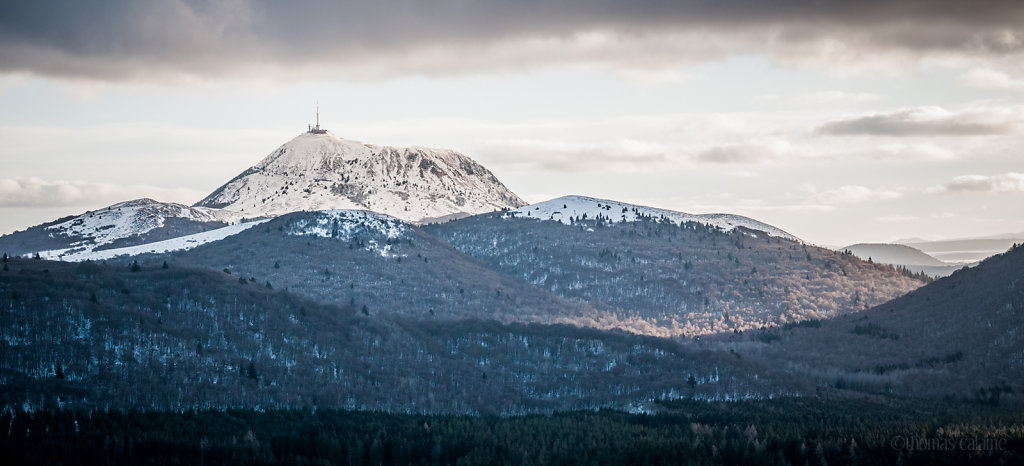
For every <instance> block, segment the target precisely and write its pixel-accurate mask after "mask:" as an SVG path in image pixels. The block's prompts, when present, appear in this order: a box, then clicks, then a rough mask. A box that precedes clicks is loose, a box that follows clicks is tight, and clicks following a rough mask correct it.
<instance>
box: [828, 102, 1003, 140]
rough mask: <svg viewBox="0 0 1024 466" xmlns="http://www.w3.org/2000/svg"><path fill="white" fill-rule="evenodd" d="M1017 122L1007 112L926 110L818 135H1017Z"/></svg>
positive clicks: (853, 122)
mask: <svg viewBox="0 0 1024 466" xmlns="http://www.w3.org/2000/svg"><path fill="white" fill-rule="evenodd" d="M1017 120H1019V118H1018V117H1017V116H1016V115H1014V113H1013V112H1011V111H1008V110H998V109H996V110H974V111H968V112H962V113H952V112H948V111H945V110H943V109H940V108H935V107H925V108H912V109H904V110H899V111H896V112H892V113H882V114H873V115H866V116H862V117H856V118H850V119H846V120H838V121H832V122H829V123H826V124H824V125H822V126H820V127H818V128H817V129H816V130H815V132H817V133H819V134H826V135H836V136H848V135H854V136H896V137H902V136H907V137H912V136H987V135H996V134H1007V133H1012V132H1014V131H1015V130H1016V129H1017V127H1018V121H1017Z"/></svg>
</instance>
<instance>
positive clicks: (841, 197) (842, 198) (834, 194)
mask: <svg viewBox="0 0 1024 466" xmlns="http://www.w3.org/2000/svg"><path fill="white" fill-rule="evenodd" d="M804 190H805V191H811V193H810V194H811V200H812V201H813V202H815V203H820V204H825V205H837V204H860V203H864V202H878V201H887V200H892V199H899V198H901V197H903V193H901V192H899V191H893V190H889V189H872V188H869V187H867V186H860V185H846V186H840V187H838V188H835V189H829V190H825V191H817V190H816V189H814V187H813V186H809V189H808V187H805V188H804Z"/></svg>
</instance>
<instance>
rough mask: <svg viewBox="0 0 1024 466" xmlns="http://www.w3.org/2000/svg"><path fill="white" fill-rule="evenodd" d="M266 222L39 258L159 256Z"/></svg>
mask: <svg viewBox="0 0 1024 466" xmlns="http://www.w3.org/2000/svg"><path fill="white" fill-rule="evenodd" d="M267 221H268V220H256V221H252V222H245V223H236V224H234V225H229V226H226V227H223V228H217V229H215V230H210V231H204V232H202V233H196V234H194V235H186V236H181V237H178V238H172V239H168V240H163V241H156V242H153V243H147V244H140V245H138V246H128V247H124V248H114V249H103V250H100V251H94V250H92V249H87V250H75V249H59V250H53V251H42V252H40V253H39V257H40V258H42V259H50V260H62V261H70V262H81V261H85V260H94V261H99V260H107V259H113V258H115V257H120V256H137V255H139V254H148V253H155V254H159V253H165V252H172V251H186V250H189V249H192V248H194V247H197V246H201V245H204V244H206V243H211V242H214V241H220V240H222V239H224V238H227V237H228V236H232V235H236V234H238V233H241V232H243V231H245V230H248V229H249V228H252V227H254V226H256V225H259V224H261V223H264V222H267Z"/></svg>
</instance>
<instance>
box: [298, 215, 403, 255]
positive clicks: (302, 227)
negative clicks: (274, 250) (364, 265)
mask: <svg viewBox="0 0 1024 466" xmlns="http://www.w3.org/2000/svg"><path fill="white" fill-rule="evenodd" d="M303 214H308V213H305V212H304V213H303ZM408 228H409V227H408V225H407V224H406V223H405V222H403V221H401V220H399V219H397V218H394V217H391V216H388V215H383V214H378V213H375V212H368V211H365V210H323V211H318V212H312V215H302V214H299V215H297V216H296V218H292V219H289V220H288V222H287V224H286V227H285V229H284V232H285V233H286V234H289V235H293V236H317V237H320V238H335V239H338V240H341V241H357V242H359V243H360V246H361V247H362V248H363V249H366V250H368V251H374V252H376V253H378V254H380V255H381V256H384V257H391V256H393V254H391V244H390V243H391V242H392V241H393V240H399V239H401V238H403V237H404V236H405V234H406V232H407V231H408ZM380 240H383V241H384V244H381V241H380Z"/></svg>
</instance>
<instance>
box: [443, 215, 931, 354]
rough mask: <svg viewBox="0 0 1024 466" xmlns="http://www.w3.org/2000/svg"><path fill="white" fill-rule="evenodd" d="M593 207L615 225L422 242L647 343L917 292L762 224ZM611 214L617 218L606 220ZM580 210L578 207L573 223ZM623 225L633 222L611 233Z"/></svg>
mask: <svg viewBox="0 0 1024 466" xmlns="http://www.w3.org/2000/svg"><path fill="white" fill-rule="evenodd" d="M586 202H591V203H593V206H594V208H598V209H601V212H609V213H608V214H601V216H600V217H597V218H595V216H594V215H591V214H590V213H589V212H587V216H586V218H583V215H574V214H571V213H570V214H568V215H564V216H561V218H559V219H558V221H547V220H540V219H537V218H534V217H532V214H533V213H534V212H545V210H551V209H550V208H549V207H550V206H551V205H556V206H557V207H559V208H561V207H562V205H566V206H568V205H569V202H568V201H566V202H563V201H557V202H555V201H549V202H546V203H542V204H543V206H544V207H543V208H541V209H534V208H533V207H525V208H522V209H520V211H526V212H528V213H529V215H528V216H526V217H524V216H523V215H522V214H518V215H510V214H508V213H498V214H483V215H478V216H475V217H471V218H467V219H460V220H457V221H452V222H447V223H443V224H437V225H428V226H426V227H424V230H425V231H426V232H428V233H430V234H433V235H436V236H437V237H438V238H441V239H442V240H444V241H447V242H449V243H451V244H452V245H453V246H455V247H456V248H457V249H459V250H460V251H463V252H465V253H467V254H470V255H472V256H473V257H476V258H477V259H479V260H481V261H483V262H484V263H486V264H488V265H489V266H490V267H493V268H494V269H495V270H499V271H502V272H504V273H507V274H510V275H513V276H516V277H519V278H521V279H523V280H525V281H527V282H529V283H532V284H534V285H537V286H539V287H542V288H544V289H546V290H549V291H551V292H553V293H556V294H558V295H560V296H563V297H566V298H569V299H574V300H582V301H584V302H587V303H590V304H591V305H593V306H595V307H602V306H610V307H611V308H612V311H611V312H612V313H613V314H614V318H613V319H612V320H610V321H608V322H606V323H605V325H609V326H612V327H616V328H623V329H629V330H630V331H635V332H640V333H645V334H650V335H661V336H671V335H701V334H708V333H714V332H723V331H734V330H737V331H739V330H748V329H752V328H758V327H760V326H763V325H771V324H781V323H787V322H795V321H800V320H805V319H820V318H826V317H831V316H835V315H839V314H842V313H847V312H851V311H855V310H860V309H864V308H866V307H868V306H871V305H876V304H880V303H882V302H885V301H887V300H889V299H892V298H894V297H896V296H899V295H902V294H904V293H906V292H908V291H911V290H913V289H915V288H917V287H919V286H920V285H921V282H919V281H916V280H912V279H909V278H907V277H905V276H902V275H901V274H899V273H898V272H896V271H895V270H894V269H892V268H891V267H889V266H883V265H879V264H869V263H867V262H864V261H861V260H860V259H857V258H855V257H853V256H850V255H845V254H840V253H837V252H834V251H829V250H825V249H821V248H816V247H813V246H808V245H805V244H802V243H799V242H796V241H793V240H790V239H786V238H785V237H776V236H773V235H772V234H765V233H764V232H763V231H761V230H752V229H750V227H753V226H759V225H763V224H759V222H755V221H752V220H749V219H748V220H746V221H743V222H742V224H741V223H740V222H739V221H737V218H736V217H728V219H729V220H728V221H731V222H733V225H732V226H731V228H730V230H729V231H724V230H723V228H722V227H720V226H716V225H714V224H713V223H711V222H710V221H704V222H701V221H696V220H690V221H683V222H679V223H677V222H676V221H674V220H672V217H674V216H678V217H680V218H689V216H686V214H673V213H669V214H666V215H660V214H659V215H658V216H656V217H655V216H651V215H647V214H644V215H641V216H637V215H635V214H634V210H633V209H637V210H639V211H643V209H645V208H642V207H637V206H629V205H625V204H621V203H613V202H611V201H605V200H593V199H591V200H588V201H586ZM598 204H600V205H601V206H602V207H597V205H598ZM606 205H612V206H613V207H612V208H611V209H607V210H606V209H604V206H606ZM581 210H582V207H580V206H578V205H577V206H576V210H575V212H577V213H578V212H580V211H581ZM623 210H625V211H626V212H623ZM570 212H572V211H570ZM551 215H554V212H553V211H552V212H551V214H547V215H542V216H541V217H542V218H551ZM620 215H626V217H627V220H629V221H625V222H623V221H616V223H610V222H611V221H612V220H613V219H615V218H616V217H619V219H621V217H620ZM570 217H571V218H570ZM722 218H726V217H719V219H722ZM709 224H710V225H709ZM743 225H749V226H750V227H748V226H743ZM759 228H762V229H767V230H769V231H770V232H771V233H775V234H778V235H780V236H781V235H782V234H784V232H781V230H779V229H777V228H774V227H764V226H759ZM779 232H781V233H779ZM786 237H791V235H788V234H786Z"/></svg>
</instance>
